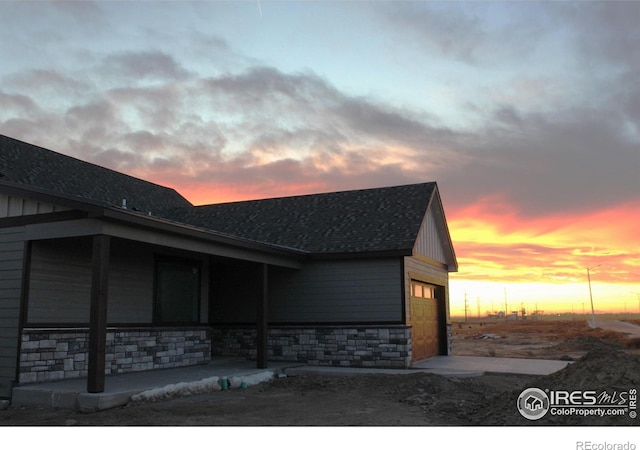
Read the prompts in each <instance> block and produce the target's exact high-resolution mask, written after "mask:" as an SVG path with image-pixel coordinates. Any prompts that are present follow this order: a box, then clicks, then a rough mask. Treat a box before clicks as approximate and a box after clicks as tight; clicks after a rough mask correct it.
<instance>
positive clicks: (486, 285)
mask: <svg viewBox="0 0 640 450" xmlns="http://www.w3.org/2000/svg"><path fill="white" fill-rule="evenodd" d="M491 200H492V201H489V200H485V201H482V202H479V203H477V204H474V205H471V206H469V207H466V208H464V209H461V210H459V211H454V212H453V213H452V214H451V215H450V219H449V221H448V222H449V229H450V231H451V235H452V240H453V243H454V247H455V249H456V254H457V255H458V263H459V265H460V271H459V272H458V273H456V274H452V276H451V296H450V302H451V308H452V314H460V312H461V311H462V312H464V295H465V292H466V293H467V303H468V305H469V304H470V305H471V306H470V308H471V310H472V311H473V316H474V317H475V315H476V314H477V311H476V308H477V303H480V304H484V307H481V309H482V310H483V312H484V309H486V310H487V311H488V310H489V309H491V308H490V306H488V305H489V304H493V305H494V306H495V305H502V303H503V301H502V297H503V296H504V293H505V291H506V292H507V293H508V294H507V297H511V299H512V301H514V302H515V303H517V304H518V305H519V304H520V303H523V304H527V305H528V308H527V309H528V310H529V311H531V310H533V309H536V306H535V305H537V309H540V310H545V311H547V312H577V311H578V310H579V311H580V312H581V311H582V308H583V303H584V302H585V301H586V302H588V304H587V306H588V308H587V309H588V310H589V312H590V296H589V290H588V283H587V267H589V268H593V270H592V271H591V272H590V275H591V279H592V292H593V297H594V303H598V304H596V305H594V309H596V312H597V311H601V312H624V311H627V312H631V313H640V310H639V308H640V304H639V302H638V300H636V297H637V296H636V294H637V293H640V284H639V283H640V275H639V274H640V227H638V223H640V204H637V203H630V204H620V205H613V206H611V207H610V208H607V209H605V210H600V211H589V212H584V213H572V214H570V213H567V214H558V215H553V216H546V217H537V218H527V217H523V216H521V215H519V214H518V213H517V212H516V210H515V208H511V207H509V206H508V205H506V204H504V203H500V202H499V201H496V199H491ZM489 206H491V207H490V208H489ZM595 297H598V302H596V301H595ZM503 309H504V306H502V307H501V308H500V309H499V310H503ZM515 309H520V307H518V308H515Z"/></svg>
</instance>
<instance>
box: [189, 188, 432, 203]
mask: <svg viewBox="0 0 640 450" xmlns="http://www.w3.org/2000/svg"><path fill="white" fill-rule="evenodd" d="M426 185H432V186H433V185H437V182H435V181H424V182H421V183H407V184H396V185H390V186H380V187H373V188H360V189H343V190H339V191H328V192H317V193H309V194H296V195H283V196H280V197H265V198H256V199H250V200H234V201H230V202H220V203H208V204H204V205H194V208H203V207H207V206H218V205H233V204H239V203H251V202H264V201H269V200H283V199H293V198H305V197H321V196H325V195H336V194H346V193H356V192H367V191H379V190H383V189H399V188H406V187H411V186H426Z"/></svg>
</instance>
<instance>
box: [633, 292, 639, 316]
mask: <svg viewBox="0 0 640 450" xmlns="http://www.w3.org/2000/svg"><path fill="white" fill-rule="evenodd" d="M632 294H636V295H637V296H638V313H640V292H632Z"/></svg>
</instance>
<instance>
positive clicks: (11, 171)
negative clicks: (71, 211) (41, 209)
mask: <svg viewBox="0 0 640 450" xmlns="http://www.w3.org/2000/svg"><path fill="white" fill-rule="evenodd" d="M0 180H4V181H10V182H13V183H18V184H23V185H27V186H31V187H37V188H40V189H46V190H49V191H51V192H54V193H58V194H64V195H67V196H73V197H78V198H81V199H86V200H92V201H96V202H101V203H106V204H108V205H111V206H121V205H122V200H123V199H126V200H127V207H128V208H129V209H135V210H139V211H142V212H144V213H147V212H150V211H151V212H157V211H160V210H164V209H167V208H175V207H188V206H191V203H190V202H189V201H187V200H186V199H185V198H184V197H182V195H180V194H179V193H178V192H176V191H175V190H173V189H170V188H167V187H164V186H160V185H157V184H154V183H150V182H148V181H144V180H141V179H139V178H135V177H131V176H129V175H125V174H123V173H120V172H116V171H114V170H110V169H106V168H104V167H100V166H97V165H95V164H91V163H88V162H85V161H81V160H79V159H75V158H72V157H70V156H66V155H62V154H60V153H56V152H53V151H51V150H47V149H44V148H42V147H38V146H36V145H32V144H28V143H26V142H22V141H18V140H16V139H12V138H10V137H7V136H3V135H0Z"/></svg>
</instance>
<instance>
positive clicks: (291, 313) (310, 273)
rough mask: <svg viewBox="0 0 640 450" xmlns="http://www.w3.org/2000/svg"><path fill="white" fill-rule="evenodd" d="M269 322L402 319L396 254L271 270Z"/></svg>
mask: <svg viewBox="0 0 640 450" xmlns="http://www.w3.org/2000/svg"><path fill="white" fill-rule="evenodd" d="M269 287H270V289H269V306H270V307H269V320H270V321H272V322H282V323H287V322H290V323H291V322H293V323H295V322H352V323H357V322H393V321H400V320H402V294H401V292H402V284H401V268H400V260H399V259H370V260H346V261H345V260H342V261H316V262H309V263H307V264H305V266H304V267H303V268H302V269H301V270H297V271H293V270H280V269H272V270H271V271H270V277H269Z"/></svg>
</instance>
